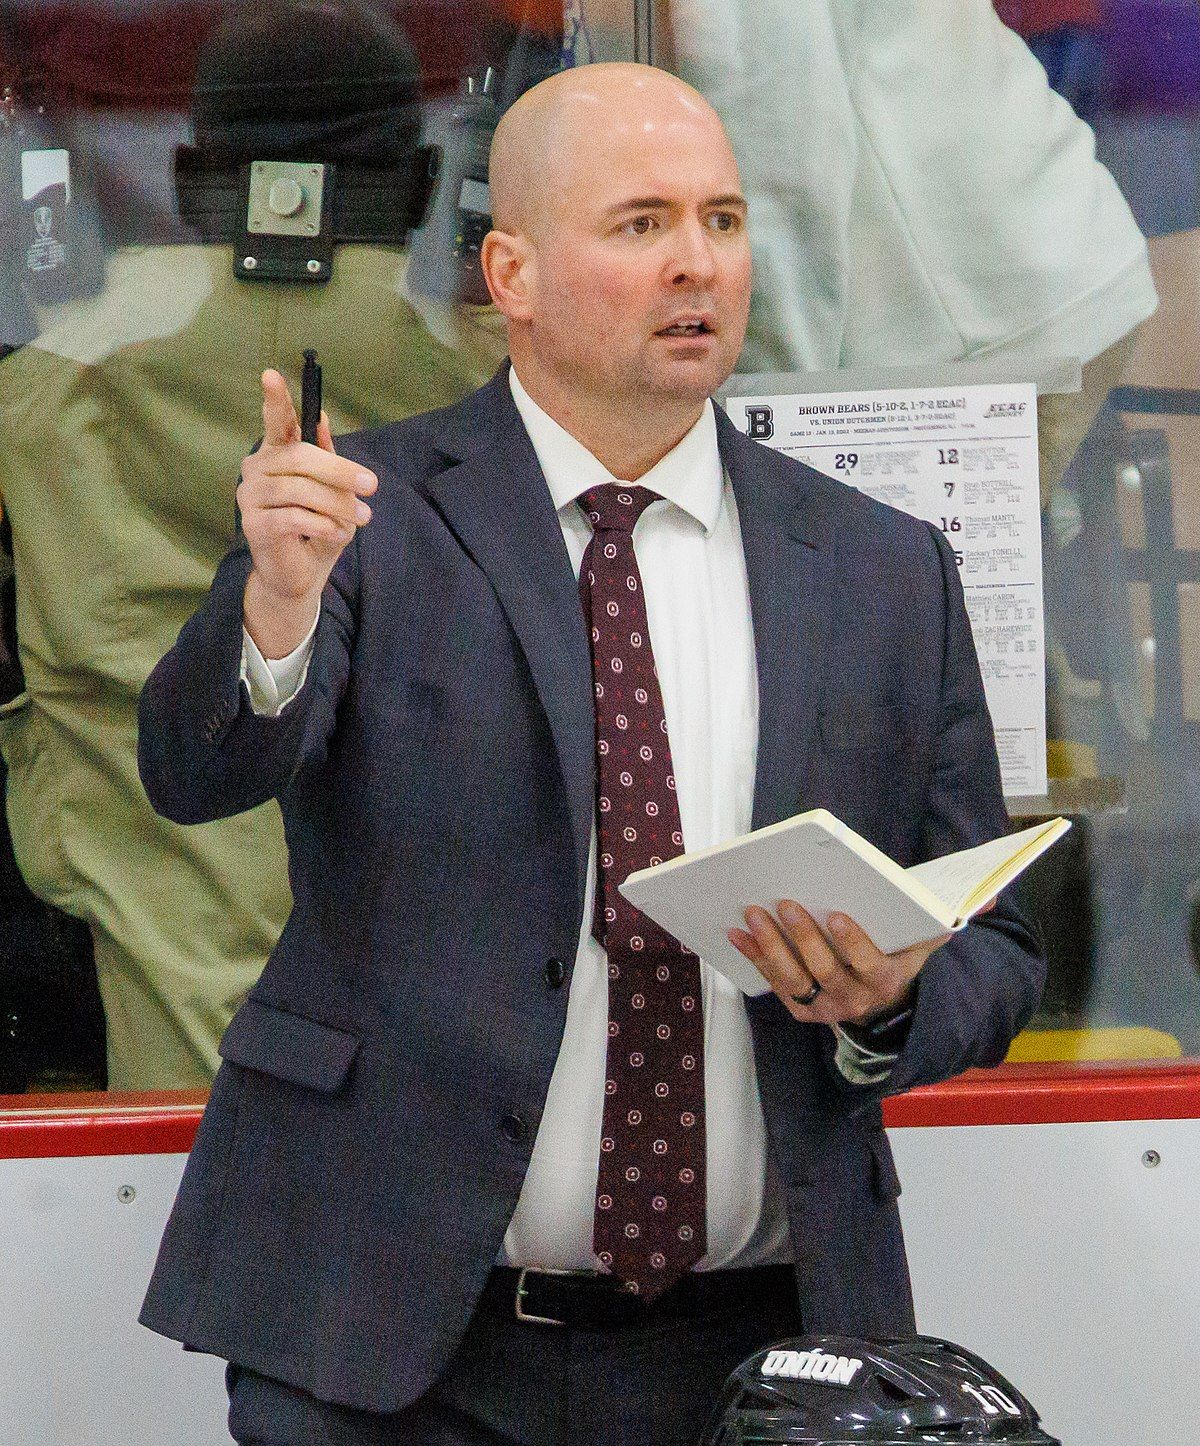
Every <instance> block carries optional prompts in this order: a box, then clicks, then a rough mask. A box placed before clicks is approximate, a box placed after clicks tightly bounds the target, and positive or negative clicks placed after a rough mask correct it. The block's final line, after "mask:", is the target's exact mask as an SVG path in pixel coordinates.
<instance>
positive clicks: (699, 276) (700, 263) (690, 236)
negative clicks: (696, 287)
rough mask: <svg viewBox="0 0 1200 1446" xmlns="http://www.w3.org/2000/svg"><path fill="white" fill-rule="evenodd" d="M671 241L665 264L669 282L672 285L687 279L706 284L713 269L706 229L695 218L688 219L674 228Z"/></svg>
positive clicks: (687, 280) (713, 272)
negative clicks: (670, 248)
mask: <svg viewBox="0 0 1200 1446" xmlns="http://www.w3.org/2000/svg"><path fill="white" fill-rule="evenodd" d="M673 240H674V242H675V245H674V249H673V251H672V254H671V258H670V261H669V263H668V269H669V274H670V279H671V281H672V282H673V283H674V284H675V285H676V286H679V285H683V284H685V283H687V282H700V283H702V284H704V285H707V284H708V282H710V281H711V280H712V278H713V275H714V274H715V272H716V268H717V261H716V256H715V254H714V251H713V239H712V235H711V233H710V232H709V230H708V228H707V227H706V226H705V225H704V224H703V222H702V221H700V220H699V219H698V218H692V219H691V220H687V221H684V222H682V223H681V224H680V225H679V226H677V227H676V228H675V232H674V235H673Z"/></svg>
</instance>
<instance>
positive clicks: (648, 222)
mask: <svg viewBox="0 0 1200 1446" xmlns="http://www.w3.org/2000/svg"><path fill="white" fill-rule="evenodd" d="M654 225H655V221H654V217H653V216H635V217H634V218H633V220H632V221H626V223H625V229H626V231H630V232H632V234H633V235H634V236H645V235H646V233H647V232H648V231H650V230H651V229H652V228H653V226H654Z"/></svg>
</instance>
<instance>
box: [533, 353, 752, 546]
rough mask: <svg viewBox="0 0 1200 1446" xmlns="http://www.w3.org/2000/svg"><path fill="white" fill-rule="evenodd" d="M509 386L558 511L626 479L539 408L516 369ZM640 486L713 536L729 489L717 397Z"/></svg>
mask: <svg viewBox="0 0 1200 1446" xmlns="http://www.w3.org/2000/svg"><path fill="white" fill-rule="evenodd" d="M508 384H509V387H510V388H511V389H512V396H513V401H514V402H515V403H516V408H517V411H518V412H519V413H520V416H521V421H522V422H523V423H524V424H525V430H526V431H527V432H528V433H529V440H530V441H531V442H532V443H533V450H534V452H535V453H536V454H537V459H538V463H539V465H540V466H541V469H542V472H543V474H544V475H545V478H546V482H547V485H548V486H549V488H550V496H551V497H552V498H553V500H554V506H555V508H556V510H557V511H559V512H561V511H562V509H563V508H564V507H567V506H569V505H570V504H571V503H572V502H574V501H575V499H576V498H577V497H578V496H579V495H580V493H582V492H586V491H587V490H588V488H589V487H597V486H600V485H601V484H602V483H606V482H617V481H622V480H624V479H622V478H617V477H614V476H613V475H612V473H611V472H610V471H609V470H608V468H607V467H605V466H604V464H603V463H602V462H601V461H600V460H599V459H598V458H596V457H594V456H593V455H592V453H591V452H589V451H588V449H587V448H586V447H585V446H584V445H583V443H582V442H580V441H577V440H576V438H574V437H572V435H571V434H570V432H568V431H567V430H566V428H564V427H561V426H559V424H558V423H557V422H556V421H555V420H554V418H553V417H551V416H550V415H549V414H548V413H547V412H544V411H543V410H542V408H541V407H539V406H538V404H537V403H536V402H535V401H534V400H533V398H532V397H531V396H530V395H529V393H528V392H527V391H526V390H525V388H524V387H523V386H522V385H521V379H520V377H518V376H517V372H516V368H515V367H511V366H510V367H509V369H508ZM634 485H635V486H638V487H648V488H649V489H650V490H651V491H652V492H657V493H658V494H659V496H661V497H665V498H667V500H668V501H670V502H673V503H674V504H675V505H676V507H681V508H682V509H683V510H684V511H685V512H686V513H687V514H688V515H689V516H690V517H694V518H695V519H696V521H697V522H698V523H699V524H700V526H701V527H703V529H704V532H705V535H706V536H707V535H709V534H711V532H712V530H713V528H714V527H715V526H716V525H717V518H718V517H719V516H720V514H721V501H722V495H723V492H724V473H723V471H722V468H721V455H720V452H719V451H718V450H717V421H716V417H715V416H714V414H713V404H712V401H711V400H710V401H708V402H706V403H705V406H704V411H703V412H702V413H701V415H700V419H699V421H697V423H696V425H695V426H694V427H692V429H691V430H690V431H689V432H687V433H686V434H685V435H684V436H683V437H682V438H681V439H680V440H679V442H677V443H676V445H675V446H674V447H672V448H671V450H670V451H669V452H668V453H667V455H666V456H665V457H664V458H663V459H662V460H661V461H660V462H657V463H655V465H654V466H653V467H651V469H650V470H649V472H647V473H646V475H645V476H644V477H639V478H638V480H637V482H636V483H635V484H634Z"/></svg>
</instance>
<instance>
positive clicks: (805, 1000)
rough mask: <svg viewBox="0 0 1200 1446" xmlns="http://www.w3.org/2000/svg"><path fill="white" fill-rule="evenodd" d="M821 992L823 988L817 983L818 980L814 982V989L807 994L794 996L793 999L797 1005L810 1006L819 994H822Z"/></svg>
mask: <svg viewBox="0 0 1200 1446" xmlns="http://www.w3.org/2000/svg"><path fill="white" fill-rule="evenodd" d="M820 992H821V986H820V985H819V984H818V983H817V982H816V980H814V981H813V987H812V988H811V989H810V990H809V991H808V993H807V994H793V995H792V998H793V999H794V1000H795V1001H796V1003H797V1004H804V1005H808V1004H811V1003H812V1002H813V1000H814V999H815V998H816V997H817V995H818V994H820Z"/></svg>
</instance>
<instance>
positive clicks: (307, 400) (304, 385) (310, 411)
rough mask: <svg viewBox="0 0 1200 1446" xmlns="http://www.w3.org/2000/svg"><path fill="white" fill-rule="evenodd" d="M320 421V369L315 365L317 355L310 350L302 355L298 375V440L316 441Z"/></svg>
mask: <svg viewBox="0 0 1200 1446" xmlns="http://www.w3.org/2000/svg"><path fill="white" fill-rule="evenodd" d="M320 421H321V368H320V367H319V366H318V365H317V354H316V352H315V351H312V350H311V349H310V350H308V351H306V352H305V353H304V370H303V371H302V372H301V373H300V440H301V441H302V442H313V443H315V442H316V440H317V427H318V426H319V425H320Z"/></svg>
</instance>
